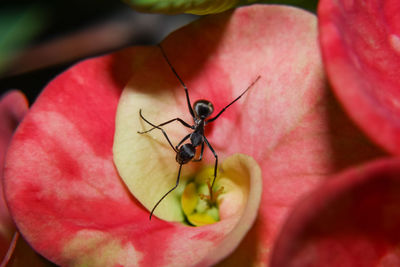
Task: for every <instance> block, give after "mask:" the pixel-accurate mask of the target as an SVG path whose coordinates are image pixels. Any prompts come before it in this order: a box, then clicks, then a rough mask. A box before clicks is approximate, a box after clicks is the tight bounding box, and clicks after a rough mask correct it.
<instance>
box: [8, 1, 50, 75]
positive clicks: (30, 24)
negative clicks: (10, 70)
mask: <svg viewBox="0 0 400 267" xmlns="http://www.w3.org/2000/svg"><path fill="white" fill-rule="evenodd" d="M45 20H46V16H44V12H43V9H42V8H41V7H38V6H35V5H32V6H29V7H24V8H5V9H3V10H0V36H1V38H0V74H1V73H3V72H4V71H6V69H7V67H8V65H9V64H10V62H12V60H13V59H14V58H15V57H16V56H18V53H19V52H20V50H21V49H22V48H23V47H24V46H25V45H26V44H27V43H29V42H30V41H31V40H32V39H33V38H34V37H35V36H36V35H37V34H38V33H39V32H40V31H41V29H43V27H44V25H45Z"/></svg>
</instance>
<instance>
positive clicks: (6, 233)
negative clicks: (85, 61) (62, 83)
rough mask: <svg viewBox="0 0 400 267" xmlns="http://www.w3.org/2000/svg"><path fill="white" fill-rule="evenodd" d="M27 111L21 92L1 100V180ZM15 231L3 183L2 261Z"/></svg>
mask: <svg viewBox="0 0 400 267" xmlns="http://www.w3.org/2000/svg"><path fill="white" fill-rule="evenodd" d="M27 110H28V103H27V100H26V98H25V96H24V95H23V94H22V93H21V92H19V91H16V90H15V91H10V92H8V93H7V94H6V95H4V96H2V97H1V99H0V179H3V166H4V158H5V154H6V151H7V148H8V145H9V142H10V140H11V137H12V135H13V133H14V130H15V128H16V127H17V126H18V124H19V122H20V121H21V120H22V118H23V116H24V115H25V113H26V111H27ZM15 230H16V229H15V226H14V223H13V221H12V219H11V217H10V214H9V212H8V208H7V205H6V203H5V201H4V196H3V183H0V259H2V258H3V257H4V256H5V254H6V252H7V250H8V247H9V245H10V242H11V239H12V237H13V234H14V232H15Z"/></svg>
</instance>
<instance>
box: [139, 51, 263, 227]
mask: <svg viewBox="0 0 400 267" xmlns="http://www.w3.org/2000/svg"><path fill="white" fill-rule="evenodd" d="M158 46H159V47H160V50H161V53H162V54H163V56H164V58H165V60H166V61H167V63H168V65H169V67H170V68H171V70H172V72H173V73H174V74H175V76H176V77H177V78H178V80H179V82H180V83H181V84H182V86H183V88H184V89H185V93H186V101H187V105H188V108H189V112H190V115H191V116H192V117H193V121H194V125H190V124H188V123H187V122H185V121H184V120H182V119H180V118H175V119H172V120H169V121H166V122H164V123H161V124H159V125H154V124H153V123H151V122H149V121H148V120H146V119H145V118H144V117H143V115H142V110H141V109H140V110H139V115H140V117H141V118H142V119H143V120H144V121H145V122H147V123H148V124H150V125H151V126H153V128H151V129H149V130H147V131H143V132H139V131H138V133H139V134H144V133H148V132H150V131H152V130H154V129H159V130H161V131H162V133H163V134H164V136H165V138H166V139H167V141H168V143H169V145H170V146H171V147H172V149H173V150H174V151H175V152H176V161H177V162H178V163H179V170H178V178H177V179H176V184H175V186H174V187H173V188H171V189H170V190H169V191H168V192H167V193H165V194H164V196H162V198H161V199H160V200H159V201H158V202H157V203H156V205H155V206H154V208H153V209H152V210H151V212H150V220H151V217H152V216H153V212H154V210H155V209H156V208H157V206H158V205H159V204H160V203H161V201H162V200H163V199H164V198H165V197H166V196H167V195H168V194H169V193H171V192H172V191H173V190H175V189H176V188H177V187H178V185H179V179H180V176H181V169H182V165H183V164H186V163H188V162H189V161H201V159H202V158H203V152H204V143H206V145H207V146H208V148H209V149H210V150H211V152H212V153H213V154H214V157H215V165H214V178H213V181H212V184H211V186H209V188H210V199H211V200H212V188H213V186H214V182H215V179H216V177H217V168H218V155H217V153H215V150H214V149H213V147H212V146H211V145H210V143H209V142H208V140H207V138H206V137H205V136H204V126H206V125H207V124H209V123H211V122H213V121H215V120H216V119H217V118H218V117H219V116H221V114H222V113H223V112H224V111H225V110H226V109H227V108H228V107H229V106H230V105H232V104H233V103H235V102H236V101H237V100H239V98H241V97H242V95H244V94H245V93H246V92H247V91H248V90H249V89H250V88H251V87H252V86H253V85H254V84H255V83H256V82H257V81H258V80H259V79H260V78H261V76H260V75H259V76H257V78H256V79H255V80H254V81H253V82H252V83H251V84H250V85H249V87H247V89H246V90H244V92H243V93H241V94H240V95H239V96H238V97H237V98H236V99H235V100H233V101H232V102H231V103H230V104H228V105H227V106H226V107H224V108H223V109H222V110H221V111H220V112H219V113H218V114H217V115H216V116H214V117H212V118H209V117H210V115H211V114H212V113H213V111H214V107H213V104H212V103H211V102H210V101H208V100H198V101H196V102H195V103H194V105H193V108H192V106H191V104H190V98H189V93H188V89H187V87H186V85H185V84H184V82H183V81H182V79H181V78H180V77H179V75H178V73H177V72H176V70H175V69H174V67H173V66H172V64H171V62H170V61H169V59H168V57H167V55H166V54H165V52H164V49H163V48H162V47H161V45H158ZM208 118H209V119H208ZM174 121H179V122H180V123H182V125H183V126H186V127H188V128H190V129H192V130H193V132H191V133H190V134H188V135H186V136H185V137H184V138H183V139H182V140H181V141H180V142H179V144H178V145H177V146H176V147H174V146H173V145H172V143H171V141H170V140H169V138H168V135H167V133H166V132H165V131H164V129H162V128H161V126H163V125H166V124H168V123H171V122H174ZM187 139H190V143H189V142H188V143H186V144H184V145H182V143H183V142H185V141H186V140H187ZM198 146H201V150H200V156H199V158H198V159H195V158H194V156H195V154H196V148H197V147H198Z"/></svg>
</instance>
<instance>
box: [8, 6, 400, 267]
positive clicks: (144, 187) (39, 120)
mask: <svg viewBox="0 0 400 267" xmlns="http://www.w3.org/2000/svg"><path fill="white" fill-rule="evenodd" d="M398 10H399V5H398V4H397V2H396V1H382V2H380V1H369V0H367V1H361V0H353V1H345V0H338V1H333V0H322V1H321V2H320V3H319V7H318V17H317V16H315V15H313V14H311V13H308V12H306V11H304V10H301V9H297V8H293V7H288V6H278V5H252V6H247V7H241V8H237V9H235V10H233V11H228V12H224V13H221V14H217V15H212V16H207V17H203V18H201V19H199V20H198V21H195V22H194V23H191V24H189V25H187V26H186V27H184V28H181V29H179V30H178V31H176V32H174V33H172V34H171V35H170V36H168V37H167V38H166V39H165V40H164V41H163V42H162V47H163V48H164V50H165V53H166V54H167V55H168V58H169V59H170V61H171V64H172V65H173V66H174V68H175V69H176V71H177V72H178V73H179V76H180V77H181V78H182V80H183V81H185V84H186V85H187V87H188V88H189V94H190V98H191V99H194V100H196V99H208V100H210V101H212V103H213V105H214V109H215V110H217V111H218V110H221V109H222V108H223V107H224V106H226V105H227V104H228V103H230V101H231V100H232V99H233V98H234V97H236V96H237V95H239V94H240V92H242V91H243V90H244V89H245V88H247V87H248V85H249V84H251V82H252V81H253V80H254V79H255V78H256V77H258V76H261V78H260V79H259V81H258V82H257V83H256V84H254V86H253V87H252V88H251V90H249V91H248V92H247V94H246V95H245V96H243V98H241V99H240V101H237V102H236V103H235V104H234V105H232V106H230V107H229V109H227V111H226V112H225V113H224V114H223V116H221V117H220V118H218V121H216V122H215V123H213V124H210V125H207V127H206V136H207V139H208V140H209V141H210V143H211V144H212V146H213V148H215V150H216V151H217V153H218V156H219V159H220V164H219V172H218V181H217V183H218V186H220V187H223V190H221V191H220V192H219V193H220V196H219V198H218V209H219V214H218V215H217V216H216V217H215V218H218V220H219V221H218V220H217V219H215V221H217V222H215V223H211V224H208V223H207V224H206V225H204V226H199V227H191V226H188V225H187V224H185V223H183V222H184V221H185V214H184V213H187V214H186V215H193V214H194V215H196V216H197V215H198V214H196V213H195V212H194V211H195V210H196V207H198V206H197V203H198V201H200V200H198V199H197V198H193V195H192V194H189V193H188V192H189V191H188V190H192V191H193V190H195V184H194V183H191V181H193V180H190V177H201V175H200V174H199V173H202V171H201V170H207V171H205V172H208V173H209V172H210V167H209V166H213V162H214V161H213V160H214V158H213V155H212V154H211V153H210V152H209V151H205V153H204V159H203V161H202V162H201V163H190V164H186V165H185V166H184V167H183V168H182V181H181V186H180V187H179V188H177V190H175V191H174V192H173V193H171V195H170V196H168V197H167V198H166V199H165V200H164V201H163V202H162V203H161V204H160V206H159V207H158V208H157V210H156V211H155V213H154V215H155V216H154V217H153V219H152V220H151V221H149V211H150V210H151V209H152V207H153V206H154V204H155V203H156V202H157V200H158V199H159V198H160V196H162V195H163V194H164V193H165V192H166V191H168V189H170V188H171V187H172V186H173V185H174V183H175V179H176V173H177V170H178V164H177V163H176V162H175V154H174V153H175V152H174V151H173V150H172V149H171V147H170V146H169V145H168V143H167V142H166V140H165V138H164V136H163V135H162V133H161V131H153V132H151V134H147V135H140V134H137V131H142V130H143V128H145V127H146V126H148V125H145V124H143V121H142V120H141V119H140V117H139V110H140V109H142V111H143V114H146V118H149V119H151V121H152V122H154V123H162V122H164V121H167V120H169V119H172V118H176V117H180V118H182V119H184V120H185V121H190V119H191V117H190V114H189V112H188V110H187V102H186V98H185V94H184V90H183V88H182V87H181V84H180V83H179V81H178V79H177V78H176V76H174V74H173V73H172V72H171V69H170V68H169V66H168V64H167V62H166V61H165V58H164V57H163V55H162V53H161V51H160V49H159V47H157V46H148V47H131V48H127V49H124V50H122V51H118V52H115V53H111V54H108V55H105V56H101V57H97V58H93V59H88V60H85V61H83V62H81V63H78V64H77V65H75V66H73V67H71V68H70V69H69V70H67V71H66V72H64V73H62V74H61V75H60V76H58V77H57V78H56V79H54V80H53V81H52V82H51V83H50V84H49V85H48V86H47V87H46V88H45V89H44V90H43V91H42V93H41V95H40V96H39V98H38V99H37V101H35V103H34V104H33V105H32V106H31V107H30V108H29V111H28V107H27V104H26V102H25V101H24V97H23V95H21V94H20V93H17V92H13V93H10V94H8V95H5V96H3V98H2V100H1V102H0V117H1V121H0V128H1V129H2V131H1V135H0V149H1V150H0V161H1V162H4V170H1V169H0V171H1V172H0V174H1V175H2V178H3V184H4V193H5V199H6V202H7V205H8V208H9V211H10V214H11V215H9V214H8V212H7V210H6V209H5V203H3V204H1V205H0V208H1V215H2V217H1V218H0V219H1V222H0V223H1V226H2V227H1V229H2V233H4V235H3V236H4V240H2V242H3V243H2V247H1V248H3V250H2V251H1V253H3V255H5V254H6V251H7V247H8V244H9V242H11V241H10V240H11V238H12V232H13V231H15V227H14V226H13V222H14V223H15V225H16V227H17V229H18V231H19V233H21V235H22V236H23V237H24V239H25V240H26V241H27V242H28V243H29V244H30V246H32V248H33V249H34V250H35V251H37V252H38V253H39V254H41V255H42V256H44V257H45V258H47V259H48V260H50V261H51V262H54V263H55V264H57V265H61V266H211V265H214V266H266V265H267V266H273V267H284V266H400V250H399V248H398V244H399V241H400V235H399V234H398V230H397V229H398V227H399V226H400V160H399V159H398V158H397V157H396V155H398V154H400V104H399V103H400V90H399V88H400V79H399V77H400V32H399V31H400V21H399V19H398V18H399V16H398V15H397V13H396V11H398ZM25 113H26V115H25ZM19 121H21V123H20V124H19V126H18V128H17V130H15V132H14V134H13V135H12V133H13V131H14V129H15V128H16V126H17V124H18V123H19ZM121 129H122V130H121ZM164 129H165V130H166V131H167V132H168V135H169V137H170V139H171V140H172V142H173V143H174V144H176V143H177V142H179V141H180V140H181V139H182V137H184V136H185V135H187V133H188V132H187V131H186V130H187V129H185V127H180V125H177V124H168V125H166V126H165V128H164ZM6 151H7V153H6ZM1 166H3V164H2V165H1ZM203 172H204V171H203ZM211 173H212V171H211ZM196 179H198V178H196ZM196 179H195V181H196ZM199 179H200V178H199ZM201 179H202V178H201ZM187 185H190V186H191V187H193V188H192V189H190V188H186V189H185V186H187ZM183 192H185V193H184V196H183V198H184V200H183V201H186V202H185V203H188V204H184V205H183V209H184V212H183V211H182V204H181V203H182V202H181V201H182V199H181V198H182V193H183ZM193 199H194V200H193ZM193 201H195V202H193ZM192 202H193V203H195V204H191V203H192ZM187 210H189V211H187ZM10 216H11V217H12V221H11V220H10ZM193 218H194V217H193ZM196 218H197V217H196ZM186 219H187V218H186ZM193 220H194V219H193ZM212 222H214V219H213V220H212ZM17 237H18V235H17V236H16V237H15V238H14V245H12V247H13V248H14V247H15V239H16V238H17ZM13 248H11V249H10V250H9V253H8V256H7V257H9V254H10V253H11V252H12V251H13ZM28 249H29V247H28V246H26V247H25V248H24V249H23V250H22V249H21V250H20V251H19V252H20V253H21V254H23V253H25V255H26V253H29V252H27V251H28ZM10 251H11V252H10ZM16 252H18V250H16ZM15 257H18V253H16V255H15ZM22 258H23V257H22ZM30 260H31V262H33V261H35V262H38V264H43V265H45V264H46V263H44V260H43V259H42V258H39V257H37V256H34V255H33V256H32V259H30ZM6 261H7V259H6ZM21 264H23V263H21ZM21 266H23V265H21Z"/></svg>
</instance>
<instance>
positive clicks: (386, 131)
mask: <svg viewBox="0 0 400 267" xmlns="http://www.w3.org/2000/svg"><path fill="white" fill-rule="evenodd" d="M399 11H400V5H399V1H396V0H390V1H360V0H354V1H345V0H338V1H336V0H335V1H333V0H322V1H321V2H320V5H319V9H318V17H319V25H320V26H319V28H320V29H319V31H320V34H321V35H320V36H321V37H320V40H321V48H322V53H323V57H324V61H325V66H326V70H327V73H328V76H329V79H330V81H331V83H332V86H333V89H334V90H335V93H336V94H337V96H338V98H339V100H340V101H341V103H343V105H344V107H345V108H346V110H347V112H348V113H349V114H350V116H351V117H352V118H353V119H354V121H355V122H356V123H357V124H358V125H359V126H360V127H361V128H362V129H363V130H364V131H365V132H366V133H367V134H368V135H369V136H370V137H371V139H373V140H374V141H375V142H377V143H378V144H379V145H381V146H382V147H384V148H385V149H386V150H387V151H389V152H391V153H394V154H399V153H400V91H399V90H398V88H400V79H399V77H400V20H399V19H398V14H399Z"/></svg>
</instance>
